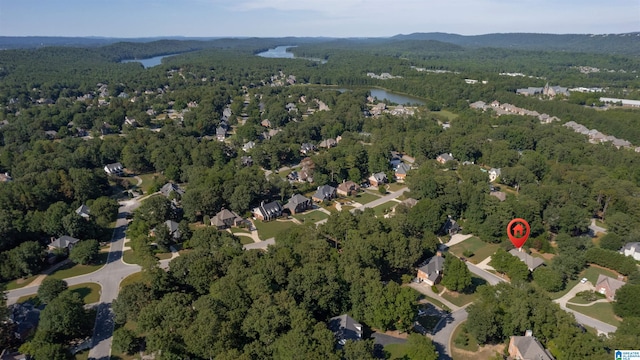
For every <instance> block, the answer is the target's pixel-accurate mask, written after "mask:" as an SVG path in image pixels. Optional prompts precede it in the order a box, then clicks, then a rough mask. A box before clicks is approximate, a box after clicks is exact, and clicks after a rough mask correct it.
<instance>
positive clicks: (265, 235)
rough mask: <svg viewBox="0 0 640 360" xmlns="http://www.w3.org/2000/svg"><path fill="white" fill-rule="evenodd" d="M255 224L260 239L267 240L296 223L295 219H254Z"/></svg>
mask: <svg viewBox="0 0 640 360" xmlns="http://www.w3.org/2000/svg"><path fill="white" fill-rule="evenodd" d="M254 224H255V226H256V228H257V229H258V236H259V237H260V240H267V239H270V238H272V237H275V236H276V235H278V234H279V233H281V232H283V231H285V230H287V229H289V228H290V227H292V226H294V225H295V223H294V222H293V221H280V220H273V221H267V222H264V221H260V220H256V221H254Z"/></svg>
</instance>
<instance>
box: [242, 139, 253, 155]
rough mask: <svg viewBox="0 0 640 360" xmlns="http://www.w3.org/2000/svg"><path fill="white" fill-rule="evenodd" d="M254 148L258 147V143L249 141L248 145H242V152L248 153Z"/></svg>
mask: <svg viewBox="0 0 640 360" xmlns="http://www.w3.org/2000/svg"><path fill="white" fill-rule="evenodd" d="M254 147H256V143H255V142H253V141H249V142H247V143H246V144H244V145H242V150H243V151H244V152H248V151H250V150H251V149H253V148H254Z"/></svg>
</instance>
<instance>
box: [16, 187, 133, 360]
mask: <svg viewBox="0 0 640 360" xmlns="http://www.w3.org/2000/svg"><path fill="white" fill-rule="evenodd" d="M120 205H121V206H120V208H119V209H118V219H117V221H116V227H115V229H114V231H113V237H112V239H111V246H110V248H109V256H108V258H107V263H106V265H105V266H103V267H102V268H100V269H98V270H96V271H94V272H92V273H89V274H85V275H80V276H75V277H72V278H68V279H65V281H66V282H67V284H69V285H70V286H71V285H77V284H81V283H87V282H93V283H97V284H99V285H100V286H101V288H102V289H101V292H100V303H99V304H98V307H97V310H98V313H97V316H96V323H95V327H94V332H93V339H92V344H93V346H92V348H91V350H90V351H89V359H95V360H108V359H109V358H110V356H111V338H112V335H113V325H114V324H113V312H112V311H111V302H112V301H113V300H114V299H115V298H116V297H118V292H119V290H120V281H122V279H124V278H125V277H127V276H129V275H131V274H135V273H137V272H139V271H140V266H138V265H130V264H125V263H124V262H123V261H122V248H123V246H124V237H125V230H126V228H127V224H128V221H127V219H126V216H127V213H129V212H131V211H133V210H135V209H136V208H137V207H138V206H139V205H140V202H139V201H138V200H136V199H133V200H127V201H122V202H120ZM37 291H38V286H37V285H36V286H27V287H24V288H21V289H16V290H12V291H9V292H8V293H7V304H13V303H15V302H16V301H17V300H18V299H19V298H20V297H22V296H25V295H33V294H35V293H36V292H37Z"/></svg>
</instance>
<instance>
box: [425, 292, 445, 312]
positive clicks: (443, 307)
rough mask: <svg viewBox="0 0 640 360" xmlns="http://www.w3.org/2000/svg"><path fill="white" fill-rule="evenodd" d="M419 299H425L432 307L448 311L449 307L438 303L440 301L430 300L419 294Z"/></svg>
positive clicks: (428, 297)
mask: <svg viewBox="0 0 640 360" xmlns="http://www.w3.org/2000/svg"><path fill="white" fill-rule="evenodd" d="M420 297H421V299H425V300H427V301H428V302H430V303H432V304H433V305H435V306H437V307H439V308H440V309H443V310H450V309H449V307H448V306H447V305H445V304H443V303H442V301H440V300H438V299H435V298H432V297H430V296H427V295H423V294H420Z"/></svg>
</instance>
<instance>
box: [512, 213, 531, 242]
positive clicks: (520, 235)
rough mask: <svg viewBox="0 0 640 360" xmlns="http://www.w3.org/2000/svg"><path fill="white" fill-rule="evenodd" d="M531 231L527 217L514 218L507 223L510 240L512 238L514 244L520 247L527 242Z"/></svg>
mask: <svg viewBox="0 0 640 360" xmlns="http://www.w3.org/2000/svg"><path fill="white" fill-rule="evenodd" d="M530 233H531V228H530V227H529V223H528V222H527V220H525V219H520V218H517V219H513V220H511V221H510V222H509V225H507V236H509V240H511V243H512V244H513V246H515V247H517V248H518V249H519V248H521V247H522V245H524V243H525V242H527V239H528V238H529V234H530Z"/></svg>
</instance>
